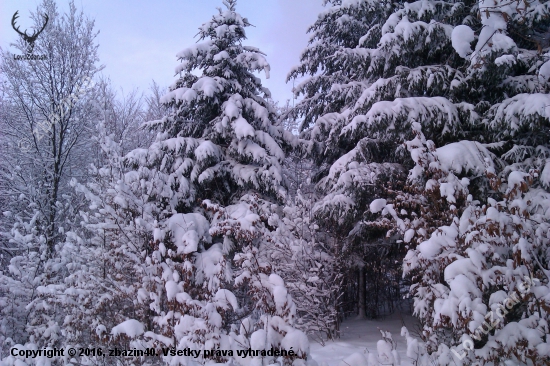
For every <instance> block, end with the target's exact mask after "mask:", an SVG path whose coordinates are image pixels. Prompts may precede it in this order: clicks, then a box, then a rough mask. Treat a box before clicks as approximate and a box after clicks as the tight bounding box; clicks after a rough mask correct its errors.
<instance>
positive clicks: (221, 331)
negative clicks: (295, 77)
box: [86, 0, 308, 365]
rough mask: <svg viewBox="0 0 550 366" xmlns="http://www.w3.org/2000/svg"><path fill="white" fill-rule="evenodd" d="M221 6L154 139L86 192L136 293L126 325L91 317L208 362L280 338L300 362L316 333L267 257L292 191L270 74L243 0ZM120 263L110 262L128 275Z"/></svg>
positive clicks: (115, 333) (187, 61)
mask: <svg viewBox="0 0 550 366" xmlns="http://www.w3.org/2000/svg"><path fill="white" fill-rule="evenodd" d="M224 4H225V6H226V8H227V9H225V10H221V9H219V13H218V14H216V15H215V16H213V17H212V19H211V20H210V21H209V22H207V23H205V24H203V25H202V26H201V27H200V28H199V38H200V41H199V42H198V43H197V44H196V45H194V46H192V47H190V48H187V49H185V50H183V51H181V52H180V53H178V58H179V59H180V60H181V64H180V65H179V66H178V67H177V72H178V73H180V74H182V75H181V77H180V78H179V79H178V80H177V81H176V83H175V84H174V85H172V86H171V88H170V91H169V92H168V93H167V95H165V96H164V97H163V98H162V100H161V101H162V102H163V103H164V105H165V106H166V107H167V108H169V111H170V112H169V114H168V115H167V116H166V117H164V118H162V119H161V120H158V121H153V122H150V123H148V124H147V126H148V127H149V128H150V129H152V130H154V131H156V132H157V137H156V140H155V142H153V143H152V144H151V145H150V146H149V147H147V148H144V149H136V150H133V151H131V152H130V153H128V154H127V155H126V156H125V157H123V158H122V159H121V164H122V166H123V168H122V169H123V170H124V171H123V172H122V173H121V174H119V175H117V177H115V179H113V181H112V182H111V183H110V186H109V185H108V186H107V187H106V188H102V189H98V188H99V187H95V190H92V189H88V191H89V192H87V193H86V194H87V195H88V196H89V199H90V200H91V201H92V203H94V202H95V201H97V203H98V204H95V205H94V206H97V214H94V215H95V217H91V215H90V218H89V220H90V223H94V225H95V227H96V228H97V229H98V232H101V231H105V230H108V229H111V228H112V230H113V231H112V233H109V234H108V237H107V244H109V242H110V241H114V243H115V245H111V244H109V245H111V247H112V249H111V252H110V253H116V252H119V253H120V255H121V259H123V258H124V256H127V257H129V258H127V259H126V262H125V264H121V266H123V267H124V268H129V269H130V273H132V274H133V275H135V277H136V278H135V280H134V282H133V283H132V284H128V279H124V278H122V281H123V282H122V284H123V285H124V286H127V287H125V289H126V290H128V291H127V293H128V294H129V295H130V294H133V296H135V297H134V302H133V304H129V306H128V307H127V308H125V309H122V310H121V312H120V314H119V315H118V316H119V318H118V319H117V321H119V322H120V324H118V325H116V326H114V327H112V326H113V323H112V320H111V319H102V318H98V319H97V320H94V321H95V323H94V324H97V326H96V330H97V331H98V332H99V333H98V334H101V336H102V337H103V336H105V339H104V340H105V341H106V342H112V341H116V339H126V340H127V341H129V342H133V343H132V344H137V343H139V342H145V343H144V344H145V345H150V344H152V345H154V346H155V347H157V348H158V349H159V351H160V348H161V347H167V346H172V347H177V348H178V349H185V348H190V349H193V350H201V351H203V352H202V353H201V354H202V356H201V357H202V358H203V359H204V362H205V364H211V363H215V362H219V363H227V362H230V360H235V361H237V362H240V361H239V360H246V362H248V361H249V358H250V357H251V356H250V355H249V358H248V359H246V358H245V359H243V358H239V357H237V354H236V351H237V350H243V349H248V348H253V349H257V350H260V349H270V348H272V347H273V348H274V349H290V347H293V352H294V355H287V356H285V357H283V359H281V360H280V361H281V362H282V363H283V364H285V365H287V364H288V365H290V364H292V363H293V362H294V364H296V365H298V364H303V363H300V362H302V361H303V362H305V361H304V360H305V359H306V357H307V353H308V343H307V338H306V337H305V335H304V334H303V333H302V332H300V331H298V330H296V329H294V327H293V322H294V318H295V307H294V304H293V302H292V298H291V296H290V295H289V294H288V293H287V290H286V289H285V287H284V282H283V281H282V280H281V278H280V277H279V276H277V275H276V274H274V273H272V268H271V264H270V260H271V259H270V251H271V249H270V247H272V246H273V245H274V244H273V243H272V241H273V239H271V236H272V235H273V234H272V232H273V231H274V230H275V228H276V226H277V220H278V216H277V215H276V212H277V211H278V210H279V208H278V204H279V203H280V202H281V201H282V199H283V197H284V196H285V194H286V191H285V188H284V185H283V178H282V172H281V162H282V161H283V159H284V153H283V150H282V149H281V145H283V144H285V141H286V138H285V137H284V135H285V132H284V130H283V129H282V128H280V127H278V126H275V125H274V121H275V120H276V115H275V111H274V110H273V109H272V108H271V106H270V103H268V102H267V101H266V99H265V97H266V96H268V95H269V91H268V90H267V89H265V88H264V87H262V85H261V81H260V79H259V78H258V77H256V76H255V75H254V74H253V73H254V72H257V71H266V72H267V73H268V72H269V65H268V63H267V61H266V60H265V57H264V55H263V54H262V53H261V52H260V51H259V50H258V49H256V48H253V47H248V46H243V45H242V43H241V42H242V41H243V40H244V39H245V38H246V37H245V27H247V26H249V25H250V24H249V23H248V20H247V19H246V18H243V17H241V15H239V14H238V13H236V11H235V5H236V1H234V0H230V1H224ZM286 134H287V135H289V133H286ZM288 138H290V135H289V136H288ZM108 168H109V167H108V166H107V167H106V169H108ZM106 169H105V170H104V171H106ZM92 188H94V187H92ZM94 196H97V197H98V198H95V197H94ZM117 218H121V220H118V219H117ZM109 223H110V224H109ZM112 224H115V225H116V227H112ZM119 225H120V226H122V228H121V227H120V226H119ZM117 227H118V228H117ZM125 230H128V231H130V232H131V233H130V234H128V236H127V235H126V234H124V232H125ZM140 233H145V235H141V234H140ZM121 234H123V235H121ZM102 235H103V234H102ZM117 235H118V236H117ZM140 236H141V237H140ZM102 241H103V239H102V238H101V237H100V238H98V239H97V240H96V242H97V243H98V244H96V245H99V243H101V242H102ZM117 243H118V244H117ZM120 247H124V248H126V249H125V250H122V251H121V250H119V249H118V248H120ZM113 250H114V251H113ZM139 262H142V263H143V264H142V265H138V264H139ZM123 270H124V269H123V268H122V267H120V268H116V267H115V268H108V271H110V273H111V274H112V276H116V275H117V273H118V276H119V277H121V276H122V277H125V276H126V274H125V273H121V272H120V271H123ZM113 283H115V282H113ZM132 309H137V311H136V312H134V311H132ZM140 309H149V313H145V312H143V311H142V310H140ZM100 315H101V314H100ZM122 318H125V319H122ZM98 326H99V327H98ZM111 327H112V328H111ZM109 328H111V329H109ZM117 337H118V338H117ZM124 337H126V338H124ZM128 338H132V339H131V340H130V339H128ZM142 344H143V343H142ZM205 351H209V353H208V354H207V353H205ZM210 351H211V352H210ZM258 357H259V358H261V357H262V356H261V355H258ZM270 357H271V356H266V357H264V358H263V359H264V360H268V359H270ZM168 358H169V359H167V361H169V362H172V363H181V364H189V363H193V362H195V361H197V360H196V359H194V358H193V357H187V356H175V357H170V356H168ZM202 358H201V362H203V361H202ZM271 358H272V359H273V358H277V357H271ZM242 362H245V361H242Z"/></svg>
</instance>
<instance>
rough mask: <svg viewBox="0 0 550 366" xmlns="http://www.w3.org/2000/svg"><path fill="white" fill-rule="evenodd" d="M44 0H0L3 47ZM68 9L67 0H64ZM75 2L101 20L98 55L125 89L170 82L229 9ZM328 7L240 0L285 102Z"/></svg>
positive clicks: (214, 2) (312, 2) (167, 1)
mask: <svg viewBox="0 0 550 366" xmlns="http://www.w3.org/2000/svg"><path fill="white" fill-rule="evenodd" d="M39 3H40V0H0V14H1V24H0V47H1V48H2V49H3V50H5V51H6V50H7V51H10V52H15V49H14V48H13V47H11V46H10V43H11V42H14V41H15V40H16V39H17V37H18V36H17V34H16V33H15V31H14V30H13V29H12V27H11V18H12V16H13V14H14V13H15V11H17V10H19V15H20V17H19V19H18V25H21V29H25V28H30V27H31V26H32V21H31V20H30V18H29V11H31V10H32V11H34V10H36V8H37V5H38V4H39ZM57 4H58V7H59V8H60V10H61V12H64V11H65V10H66V9H67V4H68V1H67V0H58V1H57ZM75 5H76V6H77V8H78V9H79V10H80V9H82V10H83V11H84V13H85V14H86V15H87V16H88V17H90V18H93V19H95V22H96V23H95V25H96V29H97V30H99V31H100V33H99V36H98V38H97V41H98V43H99V56H100V62H101V64H103V65H105V66H106V67H105V69H104V70H103V74H104V75H105V76H108V77H110V79H111V81H112V82H113V84H114V85H115V86H116V87H117V88H118V89H119V90H120V88H122V89H123V91H124V93H127V92H129V91H131V90H132V89H135V88H138V89H140V90H141V91H145V90H146V89H147V88H148V87H149V85H150V84H151V81H152V80H155V81H156V82H157V83H158V84H160V85H161V86H168V85H169V84H171V83H172V82H173V80H174V68H175V66H176V65H177V63H178V62H177V60H176V57H175V55H176V53H177V52H179V51H180V50H182V49H184V48H186V47H187V46H189V45H191V44H193V43H195V42H196V40H197V39H196V38H194V36H195V35H196V34H197V29H198V27H199V26H200V25H201V24H202V23H204V22H205V21H207V20H209V19H210V18H211V16H212V15H213V14H215V13H216V12H217V10H216V8H217V7H223V5H222V0H159V1H152V0H112V1H101V0H75ZM322 10H323V7H322V0H238V2H237V11H238V12H239V13H240V14H241V15H242V16H244V17H247V18H248V20H249V21H250V22H251V23H252V24H253V25H254V26H255V27H248V28H247V36H248V39H247V40H246V42H245V45H250V46H254V47H258V48H260V49H261V50H262V51H263V52H264V53H266V54H267V59H268V61H269V63H270V64H271V77H270V79H269V80H265V75H263V74H261V75H260V76H261V77H262V79H263V80H264V84H265V85H266V86H267V87H268V88H269V89H270V90H271V93H272V95H273V99H275V100H279V101H280V102H281V103H284V101H285V100H286V99H291V98H292V92H291V90H292V82H290V83H288V84H286V83H285V79H286V75H287V73H288V72H289V71H290V69H291V67H292V66H294V65H296V64H298V61H299V57H300V54H301V52H302V50H303V49H304V48H305V47H306V45H307V41H308V39H309V35H308V34H306V30H307V28H308V27H309V25H311V24H312V23H313V22H314V21H315V20H316V19H317V15H318V14H319V12H320V11H322Z"/></svg>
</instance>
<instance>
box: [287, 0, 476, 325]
mask: <svg viewBox="0 0 550 366" xmlns="http://www.w3.org/2000/svg"><path fill="white" fill-rule="evenodd" d="M327 3H329V6H328V8H327V10H326V11H325V12H323V13H322V14H321V16H320V17H319V19H318V20H317V22H316V23H315V24H314V25H313V26H312V27H311V28H310V32H311V33H312V37H311V41H310V46H309V48H308V49H306V51H305V52H304V53H303V55H302V63H301V64H300V65H299V66H298V67H296V68H295V69H294V70H293V71H292V72H291V73H290V75H289V77H290V78H295V77H300V76H303V75H308V74H309V75H311V77H309V78H308V79H306V80H305V81H304V82H302V83H301V84H300V85H298V86H297V87H296V90H295V92H296V93H297V94H299V95H302V96H303V98H302V100H301V102H300V103H299V104H298V105H297V107H296V108H295V109H294V110H293V113H294V115H295V116H296V117H297V118H303V121H304V123H303V125H302V131H303V132H302V137H303V138H304V139H305V140H306V142H305V144H304V147H305V150H306V151H307V152H308V153H309V154H310V155H311V156H313V158H314V160H315V162H316V163H317V164H318V166H319V167H320V172H319V174H318V176H317V177H316V181H317V191H318V193H319V194H320V196H321V197H322V199H320V200H319V202H318V203H317V204H316V206H315V207H314V214H315V217H316V219H317V223H318V224H319V226H320V227H321V228H322V229H323V230H327V231H330V232H332V234H333V235H334V236H335V237H338V238H340V239H345V240H338V241H337V242H338V243H343V245H342V247H341V248H340V249H338V250H337V251H338V252H339V253H340V254H339V255H340V257H341V258H342V257H343V258H342V260H345V261H346V262H347V263H346V265H345V266H342V268H351V269H352V271H350V272H349V273H347V276H349V277H350V280H351V281H347V282H348V283H349V284H352V286H350V287H348V288H347V289H346V290H345V296H344V301H345V303H346V304H347V306H346V310H347V311H351V310H353V309H357V308H358V310H359V314H360V316H364V315H366V312H367V311H368V314H367V315H369V316H378V315H379V313H380V311H385V310H384V305H386V306H388V305H390V310H391V304H392V302H394V301H396V300H397V299H398V298H399V277H400V276H399V265H396V264H394V263H395V260H396V259H397V260H398V259H401V258H402V257H403V256H404V250H403V248H402V247H400V245H399V244H397V243H395V239H394V238H384V233H385V230H383V229H381V228H380V227H378V226H374V227H373V226H370V225H366V224H365V223H366V222H370V221H371V219H372V218H371V217H369V210H368V205H369V203H370V201H372V198H375V197H381V196H386V195H391V194H392V191H393V190H396V189H397V190H399V189H401V188H402V184H403V182H404V180H405V176H406V174H405V171H406V169H405V168H406V166H407V164H410V162H409V160H408V157H407V156H406V154H404V153H403V151H402V149H401V148H400V146H401V142H403V140H404V139H406V138H407V136H410V132H409V131H410V124H411V123H412V122H413V121H417V122H419V123H421V124H422V125H423V126H424V128H425V131H426V133H427V134H428V135H429V136H430V138H432V139H434V140H435V141H437V142H438V143H439V144H443V143H445V142H447V141H452V140H458V139H460V138H461V136H462V133H463V132H462V131H463V126H464V125H466V124H467V122H469V121H470V118H471V117H472V116H473V114H474V113H473V105H469V104H464V103H455V102H454V101H453V100H452V99H451V98H452V95H451V94H450V92H449V87H450V84H451V82H452V80H453V78H454V77H455V75H457V73H459V71H458V67H460V66H462V65H463V63H464V62H463V60H462V59H461V58H460V57H458V55H456V54H455V53H454V52H453V48H452V46H451V37H450V36H451V32H452V25H449V24H445V23H452V24H460V23H461V22H462V20H463V17H462V15H461V14H462V13H463V11H464V8H465V6H466V5H465V4H463V3H454V2H441V1H437V2H436V1H417V2H412V3H397V2H389V1H368V0H357V1H346V2H343V1H342V2H341V1H327ZM403 164H405V165H403ZM366 271H368V272H369V275H368V277H369V279H371V280H369V281H367V282H366V283H365V277H367V276H366ZM390 278H391V279H392V280H391V281H390V283H384V282H383V281H386V280H388V279H390ZM364 289H368V291H369V296H368V299H369V301H370V300H372V303H370V304H369V306H368V309H366V308H365V306H366V301H367V296H365V291H364ZM350 305H351V306H350Z"/></svg>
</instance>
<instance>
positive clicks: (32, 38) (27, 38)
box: [11, 10, 49, 53]
mask: <svg viewBox="0 0 550 366" xmlns="http://www.w3.org/2000/svg"><path fill="white" fill-rule="evenodd" d="M18 13H19V10H17V11H16V12H15V14H13V18H11V25H12V27H13V29H15V31H16V32H17V33H19V34H20V35H21V37H23V39H24V40H25V42H27V45H28V48H27V53H32V50H33V49H34V42H35V41H36V38H38V35H39V34H40V33H42V31H43V30H44V28H46V25H47V24H48V20H49V18H48V15H47V14H44V25H43V26H42V28H40V30H39V31H38V32H34V33H33V35H32V36H29V35H28V34H27V31H26V30H25V31H24V32H21V31H20V30H19V27H16V26H15V21H16V20H17V18H19V15H18Z"/></svg>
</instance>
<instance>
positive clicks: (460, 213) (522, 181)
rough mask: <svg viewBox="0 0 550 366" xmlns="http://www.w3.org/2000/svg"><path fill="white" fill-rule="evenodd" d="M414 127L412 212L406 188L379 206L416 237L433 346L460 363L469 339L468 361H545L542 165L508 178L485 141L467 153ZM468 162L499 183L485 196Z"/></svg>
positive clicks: (546, 239)
mask: <svg viewBox="0 0 550 366" xmlns="http://www.w3.org/2000/svg"><path fill="white" fill-rule="evenodd" d="M414 128H415V133H416V135H417V137H416V138H415V139H414V140H412V141H410V142H407V147H408V149H409V151H410V152H411V156H412V157H413V160H414V161H415V163H416V165H415V167H414V168H413V169H412V170H411V171H410V173H409V184H410V185H412V186H413V187H412V188H413V190H412V193H411V194H410V196H409V197H406V201H407V202H411V201H412V202H415V203H416V204H417V206H416V207H411V208H410V209H409V211H408V212H407V210H405V209H403V208H402V206H403V203H405V199H404V198H405V197H402V198H400V199H397V200H396V201H395V202H380V201H377V202H373V205H372V209H373V211H377V212H380V211H381V212H382V214H383V215H386V214H387V215H389V216H391V217H392V218H393V220H394V222H395V223H396V230H398V231H400V232H401V233H402V235H403V238H404V241H405V242H407V243H408V245H409V251H408V253H407V256H406V257H405V259H404V273H405V275H406V276H408V277H410V278H411V280H412V282H413V285H412V286H411V290H410V292H411V295H412V296H413V298H414V314H415V315H416V316H417V317H418V318H419V319H420V322H421V324H422V334H421V336H422V340H423V341H424V342H425V343H426V348H427V351H428V353H434V354H435V355H437V356H438V360H439V361H438V362H440V364H452V363H453V362H458V361H457V357H456V356H457V355H458V353H456V354H455V356H453V354H452V353H451V352H452V350H453V349H455V348H458V347H459V346H461V345H463V344H471V347H469V348H467V350H469V352H466V354H465V355H464V356H463V359H460V357H459V361H460V362H463V363H464V364H491V363H493V362H497V361H503V360H511V361H514V362H526V360H531V362H533V363H534V364H537V362H539V361H541V360H546V362H547V361H548V360H549V357H550V353H549V350H550V348H549V345H548V343H547V340H546V334H547V333H548V321H549V320H550V316H549V313H548V310H549V309H550V306H549V305H550V298H549V297H548V293H550V292H549V290H550V288H549V287H550V281H549V277H548V269H547V267H548V263H550V256H549V253H550V216H549V213H550V210H549V209H550V206H549V202H550V196H549V194H548V193H547V192H545V191H544V190H542V189H540V188H533V187H532V184H533V182H534V178H535V177H536V175H537V172H536V171H531V172H530V173H523V172H520V171H513V172H511V173H509V174H508V175H507V177H506V178H507V180H506V181H505V182H502V181H501V180H500V179H499V178H498V176H497V175H496V174H495V173H496V172H495V168H494V165H493V163H492V160H491V155H490V154H489V153H488V152H487V150H486V149H485V148H483V146H481V145H479V146H478V147H477V154H476V155H475V156H472V157H470V159H464V155H463V156H462V157H461V156H459V155H457V154H454V155H452V154H453V150H452V149H450V148H448V147H447V146H449V145H447V146H445V147H443V148H439V149H435V146H434V144H433V142H431V141H429V140H426V139H425V138H424V136H423V134H422V132H421V131H420V126H419V125H415V126H414ZM463 151H464V149H462V150H456V151H455V152H459V153H462V154H463ZM451 155H452V156H451ZM449 162H452V163H453V164H451V165H449V164H448V163H449ZM467 165H470V166H471V171H475V170H476V169H477V170H479V171H480V170H485V174H486V176H487V179H488V181H489V183H490V185H491V188H492V190H493V191H492V197H487V198H486V202H480V201H478V200H474V199H473V197H472V195H471V194H470V193H469V189H468V186H469V184H470V180H469V179H468V178H466V177H464V178H462V179H459V178H458V177H457V175H456V174H459V173H461V171H462V170H463V169H464V168H465V167H466V166H467ZM476 165H477V168H476V167H475V166H476ZM414 187H415V188H414ZM379 203H382V204H379ZM526 279H528V280H529V283H530V286H528V288H526V287H525V281H526ZM510 299H514V301H510ZM464 357H465V358H464ZM445 360H446V361H445Z"/></svg>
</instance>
